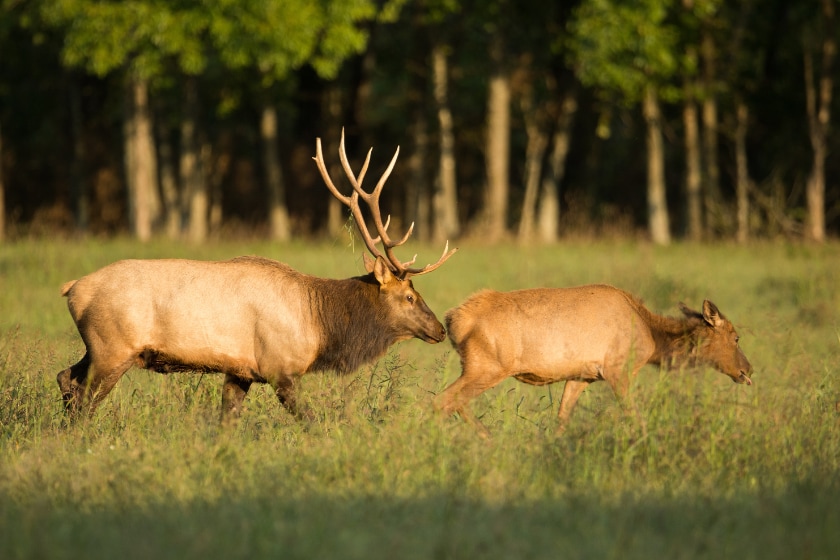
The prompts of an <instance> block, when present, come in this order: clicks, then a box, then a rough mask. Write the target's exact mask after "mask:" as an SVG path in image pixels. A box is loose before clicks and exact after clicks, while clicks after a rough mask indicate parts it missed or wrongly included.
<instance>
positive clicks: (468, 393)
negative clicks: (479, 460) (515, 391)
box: [435, 368, 508, 439]
mask: <svg viewBox="0 0 840 560" xmlns="http://www.w3.org/2000/svg"><path fill="white" fill-rule="evenodd" d="M473 371H475V370H473V369H470V370H467V369H466V368H465V369H464V373H463V374H461V377H459V378H458V379H456V380H455V381H454V382H453V383H452V384H451V385H450V386H449V387H447V388H446V389H445V390H444V391H443V392H442V393H441V394H440V395H439V396H438V397H437V399H435V408H436V409H437V410H438V411H440V412H441V413H442V414H445V415H447V416H449V415H452V414H454V413H456V412H457V413H458V414H459V415H460V416H461V418H463V419H464V420H465V421H466V422H467V423H468V424H470V425H472V426H473V427H474V428H476V429H477V430H478V433H479V435H480V436H481V437H483V438H485V439H486V438H489V437H490V431H489V430H488V429H487V427H486V426H485V425H484V424H482V423H481V422H480V421H479V420H478V418H476V417H475V415H474V414H473V413H472V412H471V411H470V409H469V408H468V406H469V405H468V403H469V401H471V400H472V399H474V398H475V397H477V396H478V395H480V394H481V393H483V392H484V391H486V390H487V389H490V388H492V387H495V386H496V385H498V384H499V383H501V382H502V381H504V380H505V379H506V378H507V377H508V375H507V373H505V372H503V371H500V370H498V369H496V370H491V371H486V370H485V371H482V372H481V373H478V374H475V373H472V372H473Z"/></svg>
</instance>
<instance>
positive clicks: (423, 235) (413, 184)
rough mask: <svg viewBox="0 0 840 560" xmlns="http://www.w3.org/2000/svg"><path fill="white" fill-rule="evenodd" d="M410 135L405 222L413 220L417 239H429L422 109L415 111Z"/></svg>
mask: <svg viewBox="0 0 840 560" xmlns="http://www.w3.org/2000/svg"><path fill="white" fill-rule="evenodd" d="M411 136H412V140H413V142H412V144H413V146H414V149H413V150H411V155H410V156H409V157H408V174H409V181H408V185H407V187H408V188H407V189H406V190H407V192H406V204H405V218H404V222H405V223H406V224H408V223H411V222H414V224H415V231H416V232H417V239H419V240H421V241H428V240H429V239H431V235H430V232H431V228H430V225H431V219H430V218H431V216H430V204H429V187H428V178H427V177H426V153H427V152H428V150H429V132H428V130H427V129H426V119H425V115H424V114H423V110H422V109H420V108H418V110H416V111H415V114H414V118H413V119H412V124H411Z"/></svg>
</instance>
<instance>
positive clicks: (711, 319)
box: [703, 299, 723, 327]
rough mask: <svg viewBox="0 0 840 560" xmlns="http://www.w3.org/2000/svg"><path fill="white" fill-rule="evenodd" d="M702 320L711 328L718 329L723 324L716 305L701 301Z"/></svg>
mask: <svg viewBox="0 0 840 560" xmlns="http://www.w3.org/2000/svg"><path fill="white" fill-rule="evenodd" d="M703 319H704V320H705V321H706V322H707V323H709V325H711V326H713V327H719V326H720V325H722V324H723V316H722V315H721V314H720V311H719V310H718V308H717V305H715V304H714V303H712V302H711V301H709V300H707V299H706V300H703Z"/></svg>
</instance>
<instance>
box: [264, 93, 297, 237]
mask: <svg viewBox="0 0 840 560" xmlns="http://www.w3.org/2000/svg"><path fill="white" fill-rule="evenodd" d="M260 139H261V142H262V148H263V168H264V170H265V181H266V185H267V187H268V211H269V226H270V228H271V239H273V240H274V241H288V240H289V238H290V237H291V230H290V227H289V212H288V210H287V208H286V193H285V189H284V186H283V173H282V170H281V167H280V148H279V141H278V138H277V109H276V108H275V107H274V105H272V104H271V102H270V101H268V100H266V101H264V103H263V106H262V113H261V117H260Z"/></svg>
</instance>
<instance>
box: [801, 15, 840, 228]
mask: <svg viewBox="0 0 840 560" xmlns="http://www.w3.org/2000/svg"><path fill="white" fill-rule="evenodd" d="M821 7H822V14H821V16H822V19H823V21H822V24H823V26H824V27H823V29H824V30H825V31H823V37H822V45H821V46H820V48H821V51H822V60H821V61H820V62H821V67H820V75H819V76H818V77H817V78H816V80H817V81H816V83H815V81H814V79H815V78H814V62H813V54H812V52H811V48H810V47H809V45H808V44H807V40H808V39H807V38H806V44H805V46H804V49H803V51H804V57H805V99H806V103H807V111H808V132H809V136H810V139H811V148H812V150H813V152H814V153H813V161H812V164H811V172H810V174H809V176H808V182H807V186H806V191H805V195H806V199H807V204H808V222H807V227H806V230H805V233H806V236H807V237H808V239H810V240H811V241H816V242H818V243H822V242H823V241H825V160H826V157H827V156H828V129H829V125H830V123H831V97H832V92H833V89H834V80H833V77H832V65H833V63H834V56H835V54H836V51H837V45H836V43H835V41H834V35H833V33H834V29H835V24H834V2H833V0H822V2H821Z"/></svg>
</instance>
